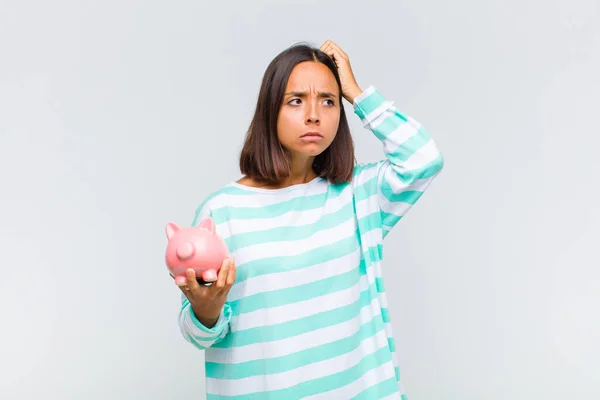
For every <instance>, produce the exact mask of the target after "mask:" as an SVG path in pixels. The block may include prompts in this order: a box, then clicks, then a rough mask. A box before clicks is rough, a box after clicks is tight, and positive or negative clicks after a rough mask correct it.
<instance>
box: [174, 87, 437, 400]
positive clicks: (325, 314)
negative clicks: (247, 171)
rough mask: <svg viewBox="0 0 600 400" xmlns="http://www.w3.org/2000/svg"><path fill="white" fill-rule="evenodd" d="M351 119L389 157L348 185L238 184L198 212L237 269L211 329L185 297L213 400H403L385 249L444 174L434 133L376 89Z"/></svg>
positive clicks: (183, 317)
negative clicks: (385, 277)
mask: <svg viewBox="0 0 600 400" xmlns="http://www.w3.org/2000/svg"><path fill="white" fill-rule="evenodd" d="M354 113H355V114H356V115H357V116H358V117H359V118H360V119H361V121H362V122H363V126H364V127H365V128H368V129H369V130H371V131H372V132H373V133H374V134H375V136H376V137H377V138H378V139H379V140H380V141H381V142H382V143H383V149H384V154H385V158H383V159H382V160H381V161H379V162H374V163H364V164H359V165H357V166H356V167H355V168H354V172H353V178H352V181H351V182H348V183H344V184H332V183H330V182H328V181H327V180H326V179H324V178H321V177H318V178H316V179H314V180H312V181H310V182H308V183H304V184H297V185H293V186H289V187H286V188H282V189H275V190H270V189H262V188H253V187H248V186H244V185H241V184H239V183H237V182H232V183H230V184H227V185H226V186H224V187H222V188H221V189H219V190H217V191H215V192H214V193H212V194H211V195H210V196H208V197H207V198H206V200H205V201H204V202H203V203H202V204H201V205H200V206H199V207H198V209H197V211H196V215H195V217H194V220H193V221H192V225H196V224H197V223H199V222H200V221H201V220H202V219H203V218H204V217H206V216H211V217H212V218H213V219H214V221H215V224H216V229H217V232H218V233H219V234H220V235H221V236H222V237H223V238H224V239H225V241H226V243H227V246H228V248H229V250H230V252H231V254H232V256H233V258H234V259H235V262H236V266H237V277H236V282H235V283H234V285H233V286H232V288H231V290H230V292H229V295H228V298H227V302H226V303H225V306H224V308H223V310H222V312H221V315H220V317H219V320H218V322H217V324H216V325H215V326H214V327H212V328H211V329H208V328H206V327H205V326H203V325H202V324H201V323H200V322H199V321H198V320H197V319H196V318H195V316H194V313H193V311H192V309H191V306H190V304H189V302H188V300H187V299H186V298H185V297H182V307H181V311H180V314H179V325H180V328H181V332H182V334H183V336H184V338H185V339H186V340H187V341H189V342H190V343H192V344H193V345H194V346H195V347H196V348H198V349H200V350H204V351H205V363H206V391H207V399H209V400H211V399H240V400H241V399H277V400H283V399H285V400H292V399H300V398H302V399H304V398H310V399H350V398H353V399H378V400H379V399H403V400H404V399H405V394H404V388H403V385H402V381H401V379H400V372H399V370H398V361H397V356H396V346H395V343H394V338H393V334H392V327H391V324H390V314H389V312H388V303H387V300H386V292H385V288H384V284H383V278H382V269H381V262H382V249H383V246H382V243H383V239H384V238H385V237H386V235H387V234H388V232H389V231H390V229H392V227H393V226H394V225H395V224H396V223H397V222H398V221H399V220H400V219H401V218H402V216H403V215H405V214H406V212H407V211H408V210H409V209H410V208H411V207H412V205H413V204H414V203H415V202H416V201H417V200H418V199H419V198H420V197H421V195H422V194H423V192H424V191H425V190H426V188H427V187H428V185H429V184H430V183H431V181H432V179H433V178H434V177H435V176H436V175H437V174H438V173H439V171H440V170H441V168H442V166H443V158H442V156H441V154H440V152H439V151H438V149H437V147H436V145H435V143H434V141H433V140H432V139H431V138H430V137H429V135H428V133H427V131H426V130H425V129H424V128H423V127H421V125H420V124H419V123H418V122H416V121H415V120H413V119H412V118H410V117H408V116H406V115H404V114H402V113H400V112H399V111H398V110H397V109H396V108H395V107H394V105H393V102H391V101H388V100H386V99H385V98H384V97H383V96H382V94H381V93H380V92H379V91H378V90H376V89H375V88H374V87H373V86H369V87H368V88H367V89H366V90H364V91H363V92H362V93H361V94H360V96H358V97H357V98H356V99H355V101H354Z"/></svg>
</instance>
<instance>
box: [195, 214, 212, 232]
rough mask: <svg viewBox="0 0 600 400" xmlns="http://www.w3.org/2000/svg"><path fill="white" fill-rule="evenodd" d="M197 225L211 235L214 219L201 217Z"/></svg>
mask: <svg viewBox="0 0 600 400" xmlns="http://www.w3.org/2000/svg"><path fill="white" fill-rule="evenodd" d="M198 227H199V228H204V229H206V230H207V231H209V232H210V234H211V235H212V234H214V233H215V221H213V219H212V218H210V217H206V218H205V219H203V220H202V222H200V225H198Z"/></svg>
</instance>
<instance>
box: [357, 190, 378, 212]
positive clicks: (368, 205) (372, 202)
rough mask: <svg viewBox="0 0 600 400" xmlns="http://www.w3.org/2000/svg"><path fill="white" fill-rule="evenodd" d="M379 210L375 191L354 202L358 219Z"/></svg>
mask: <svg viewBox="0 0 600 400" xmlns="http://www.w3.org/2000/svg"><path fill="white" fill-rule="evenodd" d="M378 210H379V206H378V205H377V196H376V192H375V193H373V195H371V196H369V197H366V198H364V199H362V200H360V201H357V202H356V216H357V217H358V218H359V219H360V218H362V217H366V216H367V215H370V214H372V213H374V212H376V211H378Z"/></svg>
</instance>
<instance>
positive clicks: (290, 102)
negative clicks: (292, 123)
mask: <svg viewBox="0 0 600 400" xmlns="http://www.w3.org/2000/svg"><path fill="white" fill-rule="evenodd" d="M296 100H298V101H300V99H292V100H290V101H288V104H292V102H293V101H296ZM296 105H297V104H296Z"/></svg>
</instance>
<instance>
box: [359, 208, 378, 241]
mask: <svg viewBox="0 0 600 400" xmlns="http://www.w3.org/2000/svg"><path fill="white" fill-rule="evenodd" d="M377 228H381V213H380V212H379V211H375V212H373V213H371V214H369V215H366V216H364V217H362V218H360V219H359V220H358V229H359V230H360V232H361V233H362V234H363V235H364V234H365V233H366V232H369V231H371V230H373V229H377Z"/></svg>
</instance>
